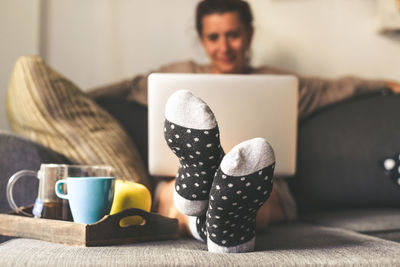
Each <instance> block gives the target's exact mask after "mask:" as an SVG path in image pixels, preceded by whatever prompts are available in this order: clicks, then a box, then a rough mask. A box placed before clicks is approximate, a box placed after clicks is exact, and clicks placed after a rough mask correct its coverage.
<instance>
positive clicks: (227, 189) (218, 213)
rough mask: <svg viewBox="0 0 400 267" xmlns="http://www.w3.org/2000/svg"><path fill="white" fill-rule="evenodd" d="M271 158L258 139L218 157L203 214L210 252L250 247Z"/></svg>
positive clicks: (272, 162) (266, 189)
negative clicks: (219, 158) (217, 165)
mask: <svg viewBox="0 0 400 267" xmlns="http://www.w3.org/2000/svg"><path fill="white" fill-rule="evenodd" d="M274 167H275V157H274V152H273V150H272V148H271V146H270V145H269V144H268V143H267V142H266V141H265V140H264V139H262V138H255V139H251V140H249V141H245V142H243V143H241V144H239V145H237V146H236V147H235V148H233V149H232V150H231V151H230V152H229V153H228V154H227V155H226V156H225V157H224V158H223V160H222V162H221V167H220V168H219V169H218V170H217V172H216V174H215V178H214V181H213V184H212V188H211V192H210V202H209V208H208V210H207V214H206V229H207V245H208V250H209V251H211V252H219V253H223V252H224V253H237V252H248V251H253V250H254V245H255V229H256V228H255V227H256V214H257V211H258V209H259V208H260V207H261V206H262V205H263V204H264V202H265V201H266V200H267V199H268V197H269V196H270V194H271V191H272V186H273V172H274Z"/></svg>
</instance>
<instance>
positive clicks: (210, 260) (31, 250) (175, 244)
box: [0, 223, 400, 266]
mask: <svg viewBox="0 0 400 267" xmlns="http://www.w3.org/2000/svg"><path fill="white" fill-rule="evenodd" d="M0 255H2V257H0V266H89V265H90V266H116V265H118V266H129V265H132V266H289V265H291V266H293V265H296V266H315V265H334V266H344V265H347V266H348V265H351V266H355V265H356V266H378V265H379V266H385V265H386V266H395V265H399V264H400V245H399V244H398V243H395V242H391V241H385V240H380V239H377V238H375V237H369V236H365V235H361V234H357V233H353V232H350V231H346V230H340V229H334V228H328V227H320V226H314V225H309V224H300V223H291V224H284V225H279V226H278V225H276V226H272V227H271V228H270V229H269V231H268V232H266V233H264V234H261V235H258V236H257V240H256V251H255V252H251V253H242V254H216V253H210V252H208V251H207V250H206V245H205V244H203V243H200V242H198V241H196V240H193V239H181V240H175V241H163V242H150V243H140V244H130V245H124V246H110V247H90V248H82V247H73V246H66V245H60V244H53V243H49V242H44V241H38V240H31V239H14V240H12V241H8V242H6V243H3V244H2V245H0Z"/></svg>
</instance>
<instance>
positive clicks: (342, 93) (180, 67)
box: [88, 61, 387, 120]
mask: <svg viewBox="0 0 400 267" xmlns="http://www.w3.org/2000/svg"><path fill="white" fill-rule="evenodd" d="M152 72H161V73H212V71H211V66H210V65H200V64H197V63H195V62H193V61H185V62H180V63H175V64H171V65H168V66H164V67H161V68H159V69H158V70H155V71H152ZM152 72H150V73H152ZM150 73H148V74H145V75H137V76H135V77H133V78H132V79H128V80H125V81H122V82H118V83H115V84H111V85H107V86H104V87H101V88H96V89H94V90H91V91H89V92H88V95H89V96H91V97H92V98H95V99H96V98H100V97H114V98H123V99H125V100H127V101H133V102H138V103H140V104H142V105H146V106H147V78H148V75H149V74H150ZM246 74H250V75H251V74H293V75H296V74H294V73H291V72H288V71H284V70H279V69H276V68H271V67H267V66H262V67H257V68H252V67H249V68H248V69H247V71H246ZM296 76H297V77H298V79H299V119H300V120H302V119H304V118H306V117H307V116H308V115H310V114H312V113H313V112H315V111H316V110H318V109H320V108H322V107H325V106H328V105H330V104H333V103H336V102H339V101H342V100H345V99H348V98H351V97H354V96H357V95H362V94H367V93H371V92H378V91H384V90H387V87H386V84H385V82H384V81H379V80H366V79H361V78H358V77H352V76H348V77H343V78H339V79H324V78H317V77H305V76H300V75H296Z"/></svg>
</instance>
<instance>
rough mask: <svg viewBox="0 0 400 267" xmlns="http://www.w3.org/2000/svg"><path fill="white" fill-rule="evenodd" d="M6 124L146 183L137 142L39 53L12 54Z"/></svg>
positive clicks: (78, 157)
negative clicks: (13, 58)
mask: <svg viewBox="0 0 400 267" xmlns="http://www.w3.org/2000/svg"><path fill="white" fill-rule="evenodd" d="M7 113H8V118H9V122H10V126H11V128H12V129H13V130H14V131H15V132H16V133H18V134H21V135H23V136H26V137H28V138H29V139H31V140H34V141H36V142H38V143H41V144H43V145H45V146H47V147H49V148H51V149H53V150H54V151H56V152H59V153H61V154H63V155H65V156H67V157H68V158H70V159H71V160H73V161H75V162H77V163H79V164H107V165H111V166H113V167H114V170H115V174H114V175H115V176H116V177H117V178H119V179H124V180H132V181H135V182H139V183H142V184H144V185H146V186H149V183H148V177H147V173H146V170H145V168H144V165H143V162H142V159H141V158H140V156H139V153H138V152H137V150H136V146H135V145H134V143H133V142H132V140H131V139H130V138H129V136H128V135H127V134H126V133H125V131H124V130H123V128H122V127H121V126H120V125H119V123H118V122H117V121H116V120H115V119H114V118H113V117H112V116H111V115H110V114H109V113H108V112H107V111H105V110H103V109H102V108H101V107H100V106H98V105H97V104H96V103H95V102H94V101H93V100H92V99H90V98H89V97H88V96H86V95H85V94H84V93H83V92H82V91H81V90H80V89H79V88H78V87H77V86H75V85H74V84H73V83H72V82H71V81H69V80H68V79H66V78H65V77H63V76H62V75H60V74H59V73H57V72H56V71H54V70H53V69H51V68H50V67H49V66H48V65H47V64H46V63H45V62H44V61H43V60H42V59H41V58H39V57H36V56H24V57H21V58H19V59H18V60H17V63H16V65H15V67H14V70H13V73H12V75H11V80H10V84H9V89H8V95H7Z"/></svg>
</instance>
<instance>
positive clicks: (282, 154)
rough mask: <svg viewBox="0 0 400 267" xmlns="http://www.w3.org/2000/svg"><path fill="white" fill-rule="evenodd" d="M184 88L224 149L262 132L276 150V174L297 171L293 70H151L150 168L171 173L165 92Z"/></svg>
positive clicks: (174, 167) (173, 159) (173, 172)
mask: <svg viewBox="0 0 400 267" xmlns="http://www.w3.org/2000/svg"><path fill="white" fill-rule="evenodd" d="M180 89H186V90H189V91H191V92H192V93H193V94H194V95H196V96H197V97H199V98H201V99H202V100H203V101H205V102H206V103H207V104H208V105H209V107H210V108H211V110H212V111H213V113H214V115H215V117H216V120H217V122H218V126H219V130H220V140H221V145H222V147H223V149H224V151H225V153H228V152H229V151H230V150H231V149H232V148H233V147H234V146H235V145H237V144H239V143H240V142H243V141H245V140H248V139H252V138H255V137H263V138H265V139H266V140H267V141H268V142H269V143H270V144H271V145H272V147H273V149H274V152H275V160H276V166H275V172H274V175H275V176H278V177H279V176H284V177H289V176H293V175H294V174H295V171H296V149H297V112H298V108H297V107H298V80H297V78H296V77H295V76H292V75H239V74H238V75H236V74H224V75H221V74H177V73H153V74H151V75H149V78H148V127H149V128H148V140H149V141H148V142H149V144H148V149H149V151H148V152H149V153H148V157H149V158H148V160H149V161H148V162H149V173H150V174H151V175H155V176H175V175H176V173H177V170H178V167H179V160H178V158H177V157H176V156H175V154H174V153H172V151H171V150H170V149H169V147H168V146H167V144H166V141H165V139H164V132H163V129H164V120H165V117H164V112H165V105H166V102H167V100H168V97H169V96H170V95H171V94H172V93H173V92H175V91H177V90H180Z"/></svg>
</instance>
